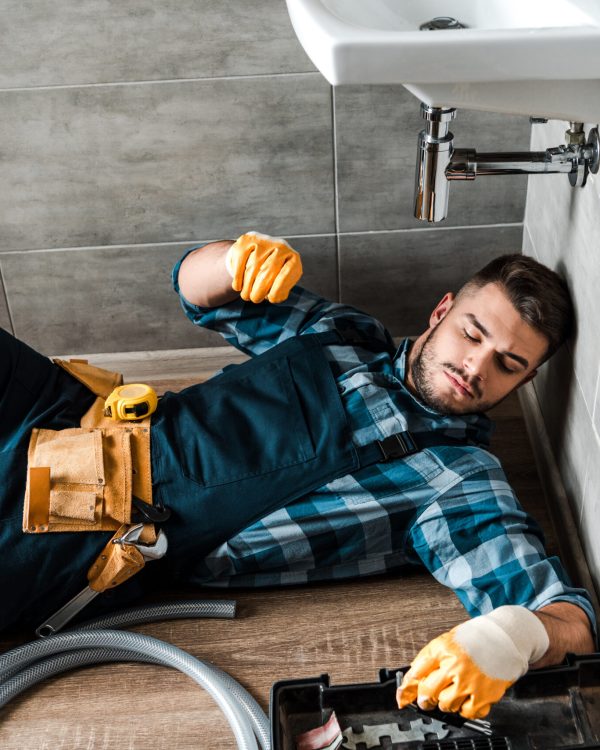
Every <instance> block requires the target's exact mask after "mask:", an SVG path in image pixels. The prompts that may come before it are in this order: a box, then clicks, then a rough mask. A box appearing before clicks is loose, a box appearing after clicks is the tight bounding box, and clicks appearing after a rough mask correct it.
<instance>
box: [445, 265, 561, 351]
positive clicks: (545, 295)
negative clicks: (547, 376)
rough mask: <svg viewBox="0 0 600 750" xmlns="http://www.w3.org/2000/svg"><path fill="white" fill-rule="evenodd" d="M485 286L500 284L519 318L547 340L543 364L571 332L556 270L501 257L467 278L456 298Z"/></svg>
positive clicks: (559, 278)
mask: <svg viewBox="0 0 600 750" xmlns="http://www.w3.org/2000/svg"><path fill="white" fill-rule="evenodd" d="M486 284H499V285H500V286H501V287H502V289H503V290H504V292H505V293H506V295H507V296H508V298H509V299H510V301H511V302H512V304H513V306H514V307H515V309H516V310H517V312H518V313H519V315H520V316H521V319H522V320H524V321H525V322H526V323H528V324H529V325H530V326H532V327H533V328H535V329H536V330H537V331H539V332H540V333H541V334H543V335H544V336H545V337H546V339H547V340H548V349H547V350H546V353H545V355H544V357H543V358H542V362H544V361H545V360H546V359H548V358H549V357H551V356H552V355H553V354H554V352H555V351H556V350H557V349H558V348H559V347H560V345H561V344H562V343H563V342H564V341H565V340H566V339H567V338H569V336H570V335H571V333H572V332H573V326H574V311H573V303H572V301H571V295H570V294H569V288H568V287H567V284H566V282H565V281H564V279H562V278H561V277H560V276H559V275H558V274H557V273H556V272H555V271H552V270H551V269H550V268H548V267H547V266H544V265H543V264H542V263H538V261H537V260H534V259H533V258H530V257H529V256H527V255H516V254H515V255H501V256H500V257H499V258H495V259H494V260H493V261H492V262H491V263H488V264H487V266H485V267H484V268H482V269H481V271H478V272H477V273H476V274H475V275H474V276H473V277H472V278H470V279H469V281H467V283H466V284H465V285H464V286H463V287H462V288H461V289H460V290H459V292H458V295H457V297H458V296H459V295H462V294H468V293H469V291H471V290H473V289H474V288H475V289H480V288H481V287H482V286H485V285H486Z"/></svg>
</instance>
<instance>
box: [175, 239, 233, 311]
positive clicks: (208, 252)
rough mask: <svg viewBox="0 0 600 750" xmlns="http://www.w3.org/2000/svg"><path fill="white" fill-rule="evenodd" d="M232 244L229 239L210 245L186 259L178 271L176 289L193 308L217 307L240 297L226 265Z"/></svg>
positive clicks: (195, 251) (199, 249)
mask: <svg viewBox="0 0 600 750" xmlns="http://www.w3.org/2000/svg"><path fill="white" fill-rule="evenodd" d="M232 245H233V241H232V240H225V241H223V242H211V243H210V244H209V245H204V246H203V247H199V248H197V249H196V250H193V251H192V252H191V253H190V254H189V255H188V256H187V257H186V258H185V260H184V261H183V263H182V264H181V268H180V269H179V289H180V291H181V294H183V296H184V297H185V298H186V299H187V300H188V302H191V303H192V305H198V306H199V307H220V306H221V305H225V304H227V303H228V302H232V301H233V300H234V299H236V298H237V297H239V292H236V291H235V290H234V289H233V288H232V286H231V275H230V274H229V272H228V271H227V267H226V265H225V257H226V255H227V253H228V251H229V249H230V247H231V246H232Z"/></svg>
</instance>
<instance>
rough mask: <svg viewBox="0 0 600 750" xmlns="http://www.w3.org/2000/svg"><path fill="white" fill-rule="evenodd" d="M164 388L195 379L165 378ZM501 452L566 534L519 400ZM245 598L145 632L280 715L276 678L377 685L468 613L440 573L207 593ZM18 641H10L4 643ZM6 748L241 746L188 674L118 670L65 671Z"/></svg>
mask: <svg viewBox="0 0 600 750" xmlns="http://www.w3.org/2000/svg"><path fill="white" fill-rule="evenodd" d="M157 384H158V385H159V386H161V387H165V386H173V385H174V386H175V387H173V389H174V390H175V389H176V388H177V387H180V386H182V385H185V384H186V383H185V381H183V380H181V381H179V382H177V383H173V381H172V380H169V379H162V380H160V376H159V380H158V381H157ZM493 416H494V418H495V419H496V420H497V425H498V426H497V430H496V433H495V437H494V442H493V449H494V451H495V452H496V454H497V455H498V456H499V457H500V458H501V460H502V461H503V463H504V466H505V469H506V471H507V474H508V476H509V478H510V479H511V481H512V483H513V485H514V487H515V489H516V491H517V494H518V496H519V498H520V499H521V501H522V503H523V504H524V505H525V506H526V508H527V509H528V510H530V511H531V512H532V513H533V515H534V516H535V517H536V518H537V520H538V521H539V522H540V523H541V525H542V527H543V528H544V530H545V532H546V534H547V537H548V543H549V549H550V550H551V551H555V550H556V537H555V534H554V532H553V530H552V528H551V524H550V520H549V517H548V514H547V512H546V510H545V504H544V498H543V497H542V494H541V489H540V484H539V480H538V477H537V474H536V470H535V466H534V462H533V456H532V453H531V449H530V446H529V442H528V439H527V436H526V431H525V427H524V422H523V419H522V415H521V411H520V406H519V402H518V399H517V398H516V396H513V397H511V398H509V399H508V400H507V401H506V402H504V404H502V405H501V406H500V407H498V408H497V410H496V413H495V414H493ZM201 594H202V596H205V598H213V599H218V598H235V599H236V600H237V602H238V615H237V618H236V619H235V620H230V621H226V620H220V621H218V620H197V621H191V620H185V621H177V622H164V623H159V624H153V625H147V626H143V627H139V628H136V630H138V631H140V632H144V633H148V634H150V635H153V636H156V637H157V638H161V639H164V640H166V641H169V642H170V643H173V644H175V645H176V646H179V647H181V648H183V649H185V650H186V651H188V652H190V653H191V654H193V655H194V656H196V657H198V658H200V659H205V660H209V661H211V662H212V663H214V664H216V665H217V666H218V667H220V668H221V669H223V670H225V671H226V672H228V673H229V674H231V675H232V676H233V677H234V678H236V679H237V680H239V681H240V682H241V683H242V684H243V685H244V686H245V687H246V688H247V689H248V690H249V691H250V692H251V693H252V695H254V696H255V698H256V699H257V700H258V701H259V702H260V703H261V705H262V706H263V708H264V709H265V710H266V711H268V701H269V690H270V688H271V685H272V684H273V683H274V682H275V681H277V680H282V679H293V678H299V677H315V676H319V675H320V674H322V673H329V675H330V677H331V681H332V683H337V684H341V683H346V682H370V681H377V673H378V670H379V668H380V667H390V668H395V667H400V666H403V665H406V664H408V663H409V662H410V661H411V659H412V658H413V657H414V655H415V653H416V652H417V651H418V650H419V648H420V647H421V646H423V645H424V644H425V643H426V642H427V641H428V640H430V639H431V638H433V637H435V636H436V635H438V634H439V633H440V632H442V631H444V630H446V629H447V628H448V627H451V626H453V625H455V624H457V623H459V622H460V621H462V620H463V619H465V612H464V610H463V608H462V606H461V605H460V604H459V602H458V600H457V599H456V597H455V596H454V594H452V593H451V592H450V591H449V590H447V589H444V588H443V587H442V586H440V585H439V584H437V583H436V582H435V581H434V580H433V578H431V577H430V576H429V574H427V573H425V572H423V573H421V572H418V571H417V572H410V573H407V574H406V575H403V576H389V577H378V578H372V579H362V580H360V581H357V582H350V583H334V584H322V585H311V586H303V587H295V588H289V589H280V590H268V591H238V592H234V593H232V592H225V593H223V592H214V591H210V590H208V591H206V590H205V591H203V592H201ZM8 645H9V644H8V643H6V642H5V643H3V644H2V643H0V647H1V648H2V650H5V649H6V648H7V647H8ZM0 747H2V748H3V750H23V749H24V748H27V749H28V750H42V749H43V750H75V749H79V748H85V749H86V750H92V749H93V750H101V749H102V750H104V749H105V748H106V749H108V748H119V749H120V750H148V748H154V749H156V750H167V749H169V750H171V749H172V748H176V749H177V750H188V748H189V749H190V750H191V748H194V749H195V750H196V749H197V748H201V749H202V750H216V749H217V748H233V747H235V742H234V740H233V735H232V734H231V732H230V730H229V728H228V725H227V724H226V723H225V722H224V720H223V719H222V717H221V714H220V712H219V710H218V708H217V707H216V705H215V704H214V703H213V701H212V699H211V698H209V697H208V695H207V694H206V693H205V692H204V691H202V690H201V689H200V688H198V687H197V686H196V685H195V683H193V682H192V681H191V680H190V679H189V678H187V677H185V676H184V675H182V674H181V673H179V672H176V671H172V670H169V669H166V668H161V667H155V666H148V665H131V664H122V665H107V666H99V667H94V668H87V669H83V670H80V671H78V672H72V673H69V674H67V675H64V676H61V677H57V678H54V679H52V680H50V681H48V682H47V683H45V684H43V685H40V686H38V687H35V688H33V689H31V690H30V691H28V692H27V693H26V694H24V695H22V696H21V697H19V698H17V699H15V700H14V701H13V702H12V703H10V704H9V705H8V706H7V707H5V708H4V709H2V711H0Z"/></svg>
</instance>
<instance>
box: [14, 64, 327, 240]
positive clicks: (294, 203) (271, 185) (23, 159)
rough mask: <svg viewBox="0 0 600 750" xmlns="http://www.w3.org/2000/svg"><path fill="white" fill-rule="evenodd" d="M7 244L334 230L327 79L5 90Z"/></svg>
mask: <svg viewBox="0 0 600 750" xmlns="http://www.w3.org/2000/svg"><path fill="white" fill-rule="evenodd" d="M0 108H1V109H2V125H1V126H0V136H1V138H0V149H1V150H2V154H1V158H2V167H3V170H2V171H3V181H4V184H5V185H10V189H9V190H7V191H6V192H5V193H4V194H3V200H2V202H1V204H0V236H2V249H4V250H7V249H31V248H40V249H42V248H55V247H73V246H97V245H111V244H112V245H116V244H146V243H156V242H173V241H175V242H177V241H188V240H190V241H194V240H195V239H196V238H197V237H219V236H223V235H228V234H231V233H237V232H238V230H239V231H243V230H244V229H247V228H250V227H256V226H260V227H263V229H264V231H267V232H269V233H271V234H279V233H282V232H285V231H288V232H289V231H290V229H293V231H294V233H298V234H325V233H329V232H331V231H333V228H334V207H333V206H334V196H333V172H332V143H331V98H330V89H329V86H328V85H327V84H326V83H325V82H324V79H323V78H321V76H320V75H318V74H314V75H312V74H310V75H306V76H285V77H277V76H276V77H265V78H247V79H227V80H211V81H192V82H177V83H157V84H132V85H126V86H99V87H88V88H73V89H68V88H67V89H46V90H32V91H20V92H4V93H0Z"/></svg>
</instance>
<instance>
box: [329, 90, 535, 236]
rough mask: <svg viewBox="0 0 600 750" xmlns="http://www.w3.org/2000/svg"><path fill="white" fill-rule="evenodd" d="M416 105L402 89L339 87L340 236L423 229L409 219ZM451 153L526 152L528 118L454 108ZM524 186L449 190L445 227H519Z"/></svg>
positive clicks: (480, 184) (508, 182)
mask: <svg viewBox="0 0 600 750" xmlns="http://www.w3.org/2000/svg"><path fill="white" fill-rule="evenodd" d="M419 106H420V103H419V101H418V100H417V99H416V98H415V97H414V96H413V95H412V94H410V93H408V91H406V89H404V88H403V87H401V86H344V87H341V88H338V89H336V91H335V122H336V146H337V169H338V191H339V207H340V230H341V231H342V232H352V231H365V230H374V229H378V230H381V229H400V228H416V227H422V226H423V223H422V222H419V221H418V220H417V219H415V218H414V216H413V207H414V196H413V193H414V179H415V162H416V156H417V138H418V134H419V132H420V131H421V130H422V129H423V127H424V120H422V119H421V116H420V112H419ZM457 114H458V116H457V119H456V120H455V121H454V122H453V123H452V125H451V130H452V132H453V133H454V135H455V141H454V145H455V147H456V148H475V149H477V150H478V151H481V152H485V151H521V150H528V148H529V130H530V126H529V120H528V118H526V117H516V116H508V115H497V114H491V113H487V112H475V111H469V110H458V113H457ZM526 189H527V180H526V178H525V177H523V176H516V177H504V176H503V177H487V178H486V177H480V178H478V179H477V180H476V181H475V183H473V182H462V183H461V182H455V183H453V184H452V186H451V187H450V199H449V210H448V218H447V219H446V220H445V221H444V224H443V226H459V225H470V224H494V223H502V222H521V221H522V220H523V213H524V207H525V194H526Z"/></svg>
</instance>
